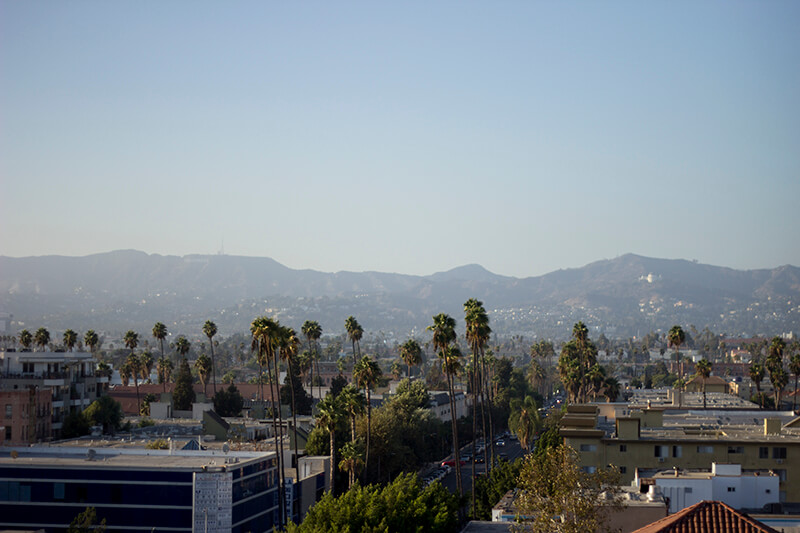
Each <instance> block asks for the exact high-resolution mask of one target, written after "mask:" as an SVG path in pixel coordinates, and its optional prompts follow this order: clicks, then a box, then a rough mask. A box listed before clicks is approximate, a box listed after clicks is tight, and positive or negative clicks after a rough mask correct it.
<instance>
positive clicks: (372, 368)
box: [353, 355, 383, 470]
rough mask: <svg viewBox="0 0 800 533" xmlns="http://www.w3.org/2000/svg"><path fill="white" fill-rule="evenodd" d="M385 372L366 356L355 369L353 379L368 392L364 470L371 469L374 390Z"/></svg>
mask: <svg viewBox="0 0 800 533" xmlns="http://www.w3.org/2000/svg"><path fill="white" fill-rule="evenodd" d="M382 374H383V372H382V371H381V367H380V366H379V365H378V363H377V362H375V360H373V359H372V358H371V357H370V356H368V355H365V356H364V357H362V358H361V360H360V361H359V362H358V364H357V365H356V366H355V368H354V369H353V377H354V378H355V380H356V383H357V384H358V386H359V387H362V388H364V389H365V390H366V391H367V451H366V455H365V457H366V458H365V459H364V470H367V469H368V468H369V440H370V429H371V424H372V404H371V401H372V398H371V391H372V388H373V387H374V386H375V385H376V384H377V383H378V380H380V378H381V375H382Z"/></svg>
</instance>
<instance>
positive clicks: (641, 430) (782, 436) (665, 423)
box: [560, 405, 800, 502]
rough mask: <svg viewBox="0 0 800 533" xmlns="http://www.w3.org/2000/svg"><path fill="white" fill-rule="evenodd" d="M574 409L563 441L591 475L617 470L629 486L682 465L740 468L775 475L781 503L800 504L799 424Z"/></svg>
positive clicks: (751, 417) (743, 416)
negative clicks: (608, 468) (606, 469)
mask: <svg viewBox="0 0 800 533" xmlns="http://www.w3.org/2000/svg"><path fill="white" fill-rule="evenodd" d="M603 413H604V416H603V415H600V408H599V406H598V405H576V406H570V407H569V409H568V412H567V413H566V414H565V415H564V417H563V418H562V421H561V429H560V433H561V436H562V437H563V438H564V442H565V443H566V444H567V445H569V446H571V447H572V448H574V449H575V450H576V451H577V452H578V453H579V455H580V462H581V466H582V467H584V468H585V469H586V470H587V471H590V472H591V471H593V470H595V469H597V468H603V467H606V466H608V465H614V466H616V467H618V468H619V469H620V473H621V474H622V482H623V483H625V484H627V483H630V482H631V481H633V478H634V475H635V473H636V469H639V475H640V477H644V476H647V475H649V474H650V473H655V472H657V471H659V470H665V469H668V468H673V467H677V468H680V469H684V470H691V469H702V470H709V469H710V468H711V463H713V462H717V463H735V464H740V465H741V467H742V472H769V471H773V472H775V473H776V474H777V475H778V476H779V478H780V495H779V497H780V501H782V502H800V470H798V468H800V419H792V417H791V416H787V415H786V414H785V413H781V412H775V411H758V410H755V411H742V410H738V411H734V410H731V411H725V410H707V411H692V410H685V411H678V410H671V411H667V412H666V413H665V410H664V409H660V408H643V409H640V410H631V409H629V408H625V407H622V406H620V407H618V408H616V409H608V408H603Z"/></svg>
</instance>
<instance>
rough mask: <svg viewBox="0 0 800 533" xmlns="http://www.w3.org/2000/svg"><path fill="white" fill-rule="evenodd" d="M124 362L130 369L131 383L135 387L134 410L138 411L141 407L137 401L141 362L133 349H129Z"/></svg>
mask: <svg viewBox="0 0 800 533" xmlns="http://www.w3.org/2000/svg"><path fill="white" fill-rule="evenodd" d="M125 364H127V365H128V368H129V369H130V373H131V377H132V378H133V385H134V386H135V387H136V412H137V413H138V412H140V411H141V409H142V404H141V402H140V401H139V375H140V374H141V372H142V363H141V361H139V358H138V357H136V354H135V353H133V350H131V353H130V355H128V358H127V359H125Z"/></svg>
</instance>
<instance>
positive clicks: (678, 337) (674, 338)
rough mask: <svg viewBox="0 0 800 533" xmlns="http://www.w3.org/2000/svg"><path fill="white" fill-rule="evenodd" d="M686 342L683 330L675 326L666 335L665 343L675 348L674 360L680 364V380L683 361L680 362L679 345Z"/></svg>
mask: <svg viewBox="0 0 800 533" xmlns="http://www.w3.org/2000/svg"><path fill="white" fill-rule="evenodd" d="M685 341H686V333H684V332H683V328H682V327H680V326H678V325H675V326H672V327H671V328H670V330H669V333H667V342H668V343H669V345H670V346H672V347H673V348H675V360H676V361H679V362H680V369H681V379H683V361H682V360H681V345H682V344H683V343H684V342H685Z"/></svg>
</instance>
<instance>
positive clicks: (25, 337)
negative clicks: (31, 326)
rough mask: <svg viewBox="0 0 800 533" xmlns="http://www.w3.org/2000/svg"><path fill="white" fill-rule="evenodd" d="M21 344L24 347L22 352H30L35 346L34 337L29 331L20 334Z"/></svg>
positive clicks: (25, 330)
mask: <svg viewBox="0 0 800 533" xmlns="http://www.w3.org/2000/svg"><path fill="white" fill-rule="evenodd" d="M19 343H20V345H22V351H26V350H30V349H31V345H32V344H33V335H31V332H30V331H28V330H27V329H23V330H22V331H20V332H19Z"/></svg>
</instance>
